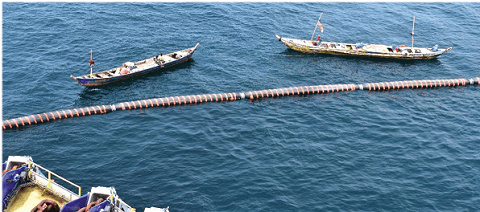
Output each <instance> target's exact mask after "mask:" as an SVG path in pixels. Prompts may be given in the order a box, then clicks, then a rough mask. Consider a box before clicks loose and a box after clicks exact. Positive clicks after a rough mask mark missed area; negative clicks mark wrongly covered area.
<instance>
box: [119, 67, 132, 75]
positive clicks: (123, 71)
mask: <svg viewBox="0 0 480 212" xmlns="http://www.w3.org/2000/svg"><path fill="white" fill-rule="evenodd" d="M129 73H130V71H129V70H128V69H127V68H122V70H121V71H120V74H129Z"/></svg>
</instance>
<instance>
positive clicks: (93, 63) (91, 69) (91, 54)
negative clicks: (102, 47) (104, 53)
mask: <svg viewBox="0 0 480 212" xmlns="http://www.w3.org/2000/svg"><path fill="white" fill-rule="evenodd" d="M89 63H90V76H92V75H93V65H95V62H94V61H93V50H92V49H90V61H89Z"/></svg>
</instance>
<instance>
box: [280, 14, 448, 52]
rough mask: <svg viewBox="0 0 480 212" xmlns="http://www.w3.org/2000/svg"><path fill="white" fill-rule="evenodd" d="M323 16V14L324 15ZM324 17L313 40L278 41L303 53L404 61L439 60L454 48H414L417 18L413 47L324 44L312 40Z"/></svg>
mask: <svg viewBox="0 0 480 212" xmlns="http://www.w3.org/2000/svg"><path fill="white" fill-rule="evenodd" d="M322 14H323V13H322ZM321 17H322V15H320V18H319V19H318V21H317V24H316V26H315V30H314V31H313V34H312V38H311V39H310V40H302V39H294V38H284V37H281V36H279V35H275V37H277V39H278V40H279V41H280V42H282V43H283V44H284V45H285V46H287V47H288V48H290V49H292V50H294V51H298V52H303V53H317V54H330V55H342V56H353V57H373V58H386V59H403V60H429V59H434V58H437V57H438V56H440V55H442V54H445V53H446V52H448V51H450V50H451V49H452V47H448V48H445V49H441V48H438V45H435V46H434V47H432V48H426V47H414V46H413V41H414V38H413V35H414V26H415V17H413V26H412V32H411V33H410V34H411V35H412V45H411V46H406V45H401V46H389V45H382V44H364V43H339V42H324V41H321V40H320V39H319V40H312V39H313V37H314V35H315V31H316V29H317V27H318V28H320V30H321V32H323V25H322V24H321V23H320V19H321Z"/></svg>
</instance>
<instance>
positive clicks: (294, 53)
mask: <svg viewBox="0 0 480 212" xmlns="http://www.w3.org/2000/svg"><path fill="white" fill-rule="evenodd" d="M280 54H281V55H284V56H285V57H295V58H300V57H303V58H317V59H319V60H321V59H325V60H331V59H336V58H341V59H343V60H344V61H348V62H353V63H357V64H364V63H366V61H367V62H368V63H379V64H380V63H397V64H399V65H402V66H411V65H418V64H422V65H439V64H441V62H440V61H439V60H438V59H437V58H434V59H430V60H402V59H392V58H374V57H355V56H346V55H330V54H312V53H302V52H297V51H294V50H291V49H285V50H284V51H283V52H281V53H280ZM325 62H328V61H325Z"/></svg>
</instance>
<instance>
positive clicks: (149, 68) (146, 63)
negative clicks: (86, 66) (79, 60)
mask: <svg viewBox="0 0 480 212" xmlns="http://www.w3.org/2000/svg"><path fill="white" fill-rule="evenodd" d="M199 45H200V44H199V43H197V44H196V45H195V46H194V47H192V48H188V49H184V50H180V51H176V52H172V53H168V54H163V55H157V56H154V57H151V58H147V59H144V60H141V61H137V62H125V63H124V64H123V65H122V66H121V67H115V68H112V69H109V70H106V71H101V72H96V73H92V74H86V75H83V76H78V77H74V76H73V75H70V77H71V78H72V79H74V80H76V81H77V82H78V83H79V84H80V85H83V86H87V87H96V86H102V85H107V84H111V83H115V82H119V81H123V80H126V79H130V78H133V77H138V76H141V75H145V74H150V73H153V72H155V71H158V70H161V69H165V68H168V67H172V66H176V65H179V64H181V63H184V62H186V61H188V60H189V59H190V58H191V57H192V55H193V53H194V52H195V50H196V49H197V47H198V46H199Z"/></svg>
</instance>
